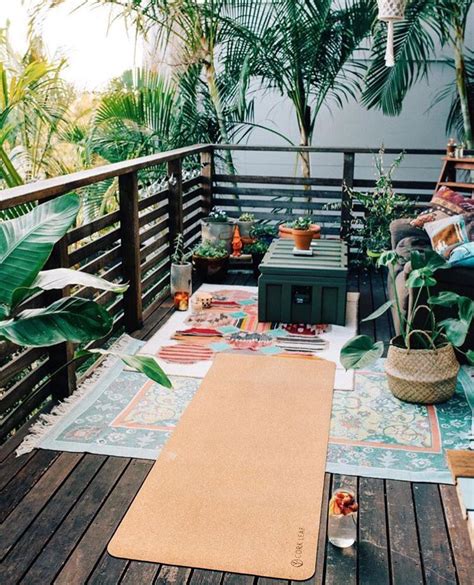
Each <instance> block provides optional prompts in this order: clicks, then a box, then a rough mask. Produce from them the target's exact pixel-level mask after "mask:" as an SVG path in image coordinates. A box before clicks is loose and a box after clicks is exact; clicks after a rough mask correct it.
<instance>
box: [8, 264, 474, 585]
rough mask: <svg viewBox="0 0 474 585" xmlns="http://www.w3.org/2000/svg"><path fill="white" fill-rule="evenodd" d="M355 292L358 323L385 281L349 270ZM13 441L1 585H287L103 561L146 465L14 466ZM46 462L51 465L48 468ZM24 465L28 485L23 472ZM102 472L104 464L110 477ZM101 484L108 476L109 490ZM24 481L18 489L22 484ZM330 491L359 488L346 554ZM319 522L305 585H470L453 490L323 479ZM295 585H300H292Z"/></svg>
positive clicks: (232, 279) (92, 461)
mask: <svg viewBox="0 0 474 585" xmlns="http://www.w3.org/2000/svg"><path fill="white" fill-rule="evenodd" d="M226 284H240V285H248V286H255V285H256V281H255V279H254V278H253V276H252V275H251V274H248V273H246V274H245V273H232V274H230V275H229V278H228V280H227V281H226ZM359 287H361V288H360V290H361V292H362V296H361V314H362V316H366V315H367V314H368V313H370V312H371V311H372V310H373V305H374V303H375V304H378V303H379V302H383V300H382V299H384V298H385V294H386V290H385V284H384V282H383V277H382V275H381V274H380V273H379V274H378V276H377V275H373V274H370V273H365V274H364V273H361V274H360V276H358V275H357V273H356V272H355V271H354V272H352V273H350V274H349V288H350V290H359ZM168 305H169V303H168V304H166V303H165V304H164V305H163V306H162V307H160V308H158V309H157V310H156V311H154V313H153V314H152V316H151V317H150V319H149V321H148V322H147V324H146V328H144V329H142V330H141V332H140V335H139V336H140V337H141V338H145V339H146V338H149V337H150V336H151V335H152V334H153V333H154V332H155V331H156V330H157V329H159V327H161V326H162V324H163V323H164V321H165V320H166V319H167V318H168V317H169V315H170V314H172V311H171V310H170V306H168ZM389 325H390V320H389ZM362 329H363V332H364V333H369V334H371V330H372V334H373V333H376V336H377V338H378V339H380V337H381V336H386V335H387V336H390V335H391V330H390V327H387V324H386V323H385V325H382V326H380V325H379V324H378V323H377V324H376V325H375V327H374V324H371V325H369V326H365V325H364V326H363V327H362ZM385 340H387V338H386V339H385ZM14 439H15V443H16V445H15V447H14V448H10V447H8V448H7V449H5V450H4V451H3V453H4V461H3V469H4V470H6V472H7V474H8V476H7V478H6V479H5V478H4V477H2V480H3V483H4V486H6V490H5V493H8V494H9V498H10V499H9V502H10V503H9V504H8V507H9V509H10V510H11V511H10V513H9V515H8V517H7V518H6V522H5V524H4V527H2V531H3V532H4V533H5V537H4V536H3V535H2V537H0V553H1V556H3V557H5V562H4V563H3V566H2V568H1V569H0V571H1V572H0V582H1V583H2V585H3V583H5V585H10V584H12V585H13V583H17V582H19V581H20V580H21V578H22V577H25V578H24V583H38V582H41V583H43V582H44V583H47V582H52V579H54V575H55V573H56V572H57V571H59V574H58V579H57V581H56V582H57V583H67V584H68V585H70V584H72V585H74V584H75V583H77V584H82V583H86V582H89V583H100V584H101V585H102V584H103V583H117V584H118V583H121V584H132V585H135V584H137V585H138V584H140V585H142V584H143V585H146V584H147V583H149V584H151V583H156V584H158V585H160V584H162V585H164V584H176V585H185V584H187V585H199V584H201V585H206V584H208V585H218V584H220V583H222V584H223V585H282V584H284V585H288V582H287V581H280V580H272V579H264V578H257V577H255V576H251V575H238V574H233V573H225V574H222V573H220V572H218V571H216V572H214V571H204V570H197V569H194V570H192V569H190V568H184V567H170V566H160V565H155V564H151V563H142V562H137V561H128V560H122V559H115V558H113V557H111V556H110V555H108V553H107V552H106V546H107V543H108V541H109V539H110V537H111V536H112V534H113V532H114V530H115V528H116V526H117V525H118V524H119V522H120V520H121V518H122V517H123V514H124V513H125V511H126V509H127V507H128V505H129V504H130V502H131V500H132V499H133V497H134V495H135V494H136V492H137V491H138V489H139V487H140V485H141V483H142V481H143V479H144V477H145V476H146V474H147V473H148V470H149V468H150V467H151V465H152V462H149V461H146V462H144V461H140V460H131V461H130V460H128V459H119V458H107V457H104V456H100V455H91V454H88V455H83V454H75V453H63V454H56V453H55V454H54V455H53V453H52V452H48V451H38V452H33V453H30V454H28V455H26V456H22V457H21V458H16V457H15V456H14V449H16V446H17V445H18V444H19V440H18V437H14ZM47 453H49V455H46V454H47ZM49 457H51V458H52V460H51V463H50V465H49V466H48V465H47V460H48V458H49ZM112 460H115V461H117V462H119V463H117V464H116V465H117V468H115V469H116V473H117V474H118V476H119V477H117V475H116V476H113V468H114V466H112V463H109V461H110V462H111V461H112ZM41 461H43V464H40V462H41ZM30 465H31V466H32V467H31V472H32V477H31V478H30V477H29V473H28V471H29V467H30ZM42 465H44V467H43V470H42V471H41V468H42ZM106 465H111V468H110V469H109V468H108V467H105V466H106ZM121 465H122V466H124V468H123V469H124V471H123V472H122V474H121V475H120V474H119V472H118V469H119V468H120V466H121ZM0 469H2V466H1V465H0ZM132 469H133V471H132ZM137 470H138V471H137ZM105 476H108V477H109V480H108V481H106V480H105ZM114 477H115V482H114ZM22 478H23V479H24V480H25V482H26V483H25V484H24V485H23V484H22V481H21V480H22ZM101 478H103V479H101ZM331 482H333V487H334V489H336V488H337V487H338V486H339V485H341V484H344V485H346V486H347V487H352V488H353V489H357V486H358V484H359V503H360V506H361V512H360V516H359V537H360V538H359V542H358V544H357V545H356V546H354V547H351V548H349V549H345V550H343V549H337V548H335V547H333V546H332V545H330V544H328V543H326V519H327V503H328V500H329V496H330V492H331ZM384 483H385V488H386V496H385V495H384V493H383V485H384ZM105 484H107V485H108V486H109V491H108V492H107V494H105V495H104V492H103V491H102V492H101V491H100V489H99V485H102V487H103V488H104V485H105ZM14 486H17V487H18V489H19V490H20V494H19V495H15V489H14ZM412 490H413V494H412ZM412 495H413V497H412ZM385 497H386V514H385V508H384V506H385ZM430 498H431V500H430ZM382 500H384V502H383V504H382V506H380V504H379V502H381V501H382ZM427 500H428V501H427ZM30 515H31V517H30ZM415 515H416V520H415ZM385 516H386V518H384V517H385ZM322 517H323V521H322V522H321V532H320V535H319V550H318V561H317V569H316V573H315V575H314V576H313V577H312V578H311V579H309V580H307V581H306V582H303V583H306V584H307V585H323V584H327V585H331V584H342V585H351V584H354V585H356V584H357V583H364V584H365V583H367V584H370V583H377V585H378V583H380V584H381V585H382V584H383V583H391V585H402V584H403V585H418V584H419V585H421V584H422V583H424V584H425V585H431V584H432V583H433V584H436V583H456V581H458V582H459V583H460V585H467V584H468V583H470V581H469V579H470V573H469V570H470V567H471V562H472V559H471V557H470V556H469V548H468V542H469V540H468V535H467V529H466V527H465V523H464V522H463V519H462V517H461V514H460V511H459V504H458V502H457V498H456V494H455V488H454V487H453V486H440V487H439V488H438V486H437V485H436V484H410V483H409V482H402V481H394V480H386V481H385V482H384V480H369V479H365V478H360V479H359V480H358V479H357V478H355V477H349V476H337V475H336V476H334V478H332V476H331V475H330V474H326V478H325V498H324V505H323V509H322ZM81 519H82V522H83V525H82V526H80V522H81ZM387 531H388V533H387ZM418 533H419V537H418ZM420 549H421V550H420ZM325 556H326V562H325V561H324V557H325ZM48 557H49V558H50V559H52V561H53V562H52V563H51V566H50V567H49V566H47V565H48V563H47V559H48ZM40 569H41V570H40ZM369 569H370V571H372V572H369ZM28 571H29V572H28ZM43 571H44V572H43ZM27 572H28V573H27ZM39 577H41V579H39ZM378 579H380V580H378ZM387 579H389V580H387ZM296 583H299V582H296V581H295V582H293V583H292V584H291V585H296Z"/></svg>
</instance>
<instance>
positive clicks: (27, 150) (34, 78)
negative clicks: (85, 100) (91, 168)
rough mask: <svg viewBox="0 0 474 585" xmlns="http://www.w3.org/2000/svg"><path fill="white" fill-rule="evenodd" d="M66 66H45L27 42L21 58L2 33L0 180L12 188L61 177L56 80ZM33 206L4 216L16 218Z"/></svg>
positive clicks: (35, 45)
mask: <svg viewBox="0 0 474 585" xmlns="http://www.w3.org/2000/svg"><path fill="white" fill-rule="evenodd" d="M63 65H64V62H62V61H59V62H56V63H49V62H48V61H47V60H46V58H45V57H44V55H43V53H42V46H41V43H39V41H38V39H35V38H32V39H30V45H29V47H28V49H27V51H26V53H25V54H24V55H23V56H21V57H20V56H18V55H17V54H16V53H15V52H14V51H13V49H12V48H11V45H10V43H9V40H8V29H6V28H5V29H1V30H0V179H1V181H2V182H3V183H4V184H5V186H6V187H16V186H18V185H22V184H23V183H25V182H28V181H31V180H33V179H37V178H39V177H48V176H54V175H57V174H60V172H61V171H62V170H63V168H62V167H61V164H60V159H58V158H57V157H56V156H55V153H54V138H55V136H56V135H57V133H58V132H59V128H60V126H61V124H62V123H63V122H64V118H65V111H66V105H65V104H66V99H65V95H66V87H65V85H64V84H63V82H62V80H61V77H60V74H61V70H62V68H63ZM31 207H32V205H23V206H18V207H16V208H14V209H12V210H9V211H8V212H4V213H2V218H3V219H5V218H6V219H8V218H11V217H16V216H17V215H19V214H22V213H25V212H26V211H28V210H30V209H31Z"/></svg>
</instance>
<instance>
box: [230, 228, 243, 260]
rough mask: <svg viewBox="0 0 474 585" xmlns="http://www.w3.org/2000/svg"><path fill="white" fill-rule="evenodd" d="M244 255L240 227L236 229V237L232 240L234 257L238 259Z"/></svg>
mask: <svg viewBox="0 0 474 585" xmlns="http://www.w3.org/2000/svg"><path fill="white" fill-rule="evenodd" d="M241 254H242V238H241V237H240V230H239V226H238V225H236V226H235V227H234V237H233V238H232V256H234V258H238V257H239V256H240V255H241Z"/></svg>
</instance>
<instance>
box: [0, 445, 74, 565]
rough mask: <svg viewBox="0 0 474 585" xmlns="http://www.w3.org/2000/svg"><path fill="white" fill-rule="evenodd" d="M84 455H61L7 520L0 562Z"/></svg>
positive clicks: (3, 530) (3, 529)
mask: <svg viewBox="0 0 474 585" xmlns="http://www.w3.org/2000/svg"><path fill="white" fill-rule="evenodd" d="M83 456H84V455H83V454H82V453H61V454H60V456H59V457H58V458H57V459H56V460H55V461H54V463H53V464H52V465H51V467H50V468H49V469H48V471H47V472H46V473H45V474H44V475H43V476H42V477H41V479H40V480H39V481H38V482H37V483H36V484H35V485H34V486H33V487H32V488H31V489H30V491H29V492H28V494H27V495H26V496H25V497H24V498H23V500H22V501H21V502H20V505H18V506H17V507H16V508H15V509H14V510H13V511H12V512H11V514H10V515H9V516H8V518H7V519H6V520H5V523H4V524H3V526H2V536H1V538H0V560H3V559H4V558H5V556H6V554H7V553H8V551H9V550H10V549H11V548H12V547H13V545H14V544H15V542H16V541H17V540H18V539H19V538H20V537H21V535H22V534H23V532H25V530H26V529H27V528H28V526H30V524H31V523H32V522H33V521H34V519H35V518H36V516H37V515H38V514H39V512H40V511H41V510H42V509H43V507H44V506H45V505H46V503H47V502H48V500H49V499H50V498H51V497H52V496H53V495H54V494H55V493H56V491H57V490H58V489H59V488H60V487H61V485H62V484H63V482H64V481H65V480H66V478H67V477H68V475H69V474H70V473H71V472H72V470H73V469H74V468H75V467H76V466H77V465H78V463H79V462H80V461H81V459H82V458H83Z"/></svg>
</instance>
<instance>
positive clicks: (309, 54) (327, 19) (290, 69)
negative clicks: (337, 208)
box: [227, 0, 375, 177]
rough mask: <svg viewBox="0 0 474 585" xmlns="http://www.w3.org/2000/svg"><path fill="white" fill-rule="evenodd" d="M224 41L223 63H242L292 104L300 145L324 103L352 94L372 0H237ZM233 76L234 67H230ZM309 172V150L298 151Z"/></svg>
mask: <svg viewBox="0 0 474 585" xmlns="http://www.w3.org/2000/svg"><path fill="white" fill-rule="evenodd" d="M235 14H236V16H235V20H234V22H233V23H232V22H229V23H228V24H229V28H230V26H231V25H233V26H232V31H233V37H232V38H231V40H230V41H229V45H231V46H230V47H229V49H228V57H227V58H228V60H229V64H230V65H229V67H228V69H230V70H232V67H239V66H242V64H244V66H245V69H246V75H248V76H253V77H256V78H257V79H259V80H260V82H261V85H262V87H263V88H264V89H266V90H272V91H273V90H277V91H278V92H279V93H280V94H281V95H282V96H286V97H287V98H289V100H290V101H291V103H292V104H293V108H294V111H295V116H296V122H297V124H298V130H299V135H300V145H301V146H309V145H311V143H312V140H313V135H314V129H315V124H316V119H317V116H318V114H319V112H320V111H321V108H322V107H323V105H326V106H327V105H328V103H329V102H331V101H332V102H335V103H337V104H339V105H341V104H342V103H343V101H344V99H346V98H348V97H351V96H354V95H355V91H356V89H357V81H359V80H360V79H361V77H362V73H361V71H362V66H361V65H360V64H358V63H357V61H355V60H353V59H352V56H353V54H354V51H355V50H356V49H357V48H358V47H359V45H360V43H361V42H362V41H363V39H365V38H366V37H367V36H368V35H369V34H370V31H371V26H372V23H373V20H374V17H375V6H374V3H373V2H372V1H371V0H356V1H351V2H349V1H348V2H347V3H340V4H335V3H334V2H333V0H274V1H272V2H269V3H266V2H265V3H264V2H260V3H254V2H249V1H242V2H240V5H239V7H238V9H237V10H236V12H235ZM233 76H234V77H235V76H237V71H234V72H233ZM301 159H302V171H303V176H304V177H309V176H310V174H311V170H310V159H309V153H307V152H303V153H302V154H301Z"/></svg>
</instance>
